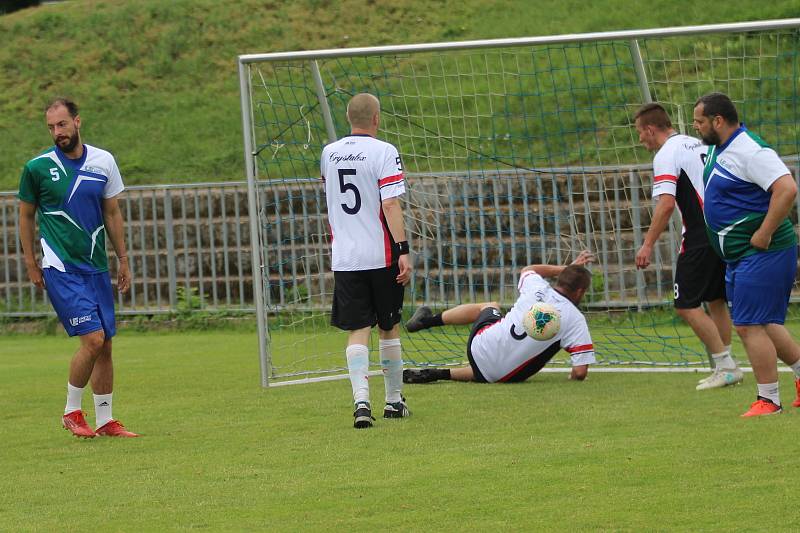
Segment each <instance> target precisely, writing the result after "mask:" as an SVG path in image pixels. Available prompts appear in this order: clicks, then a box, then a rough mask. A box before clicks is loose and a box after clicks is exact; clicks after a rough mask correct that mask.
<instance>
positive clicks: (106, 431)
mask: <svg viewBox="0 0 800 533" xmlns="http://www.w3.org/2000/svg"><path fill="white" fill-rule="evenodd" d="M97 434H98V435H102V436H104V437H138V436H139V435H137V434H136V433H133V432H132V431H128V430H127V429H125V426H123V425H122V423H121V422H120V421H119V420H111V421H109V422H106V423H105V424H103V425H102V426H100V427H99V428H97Z"/></svg>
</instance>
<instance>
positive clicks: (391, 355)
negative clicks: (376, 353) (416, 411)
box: [379, 339, 403, 403]
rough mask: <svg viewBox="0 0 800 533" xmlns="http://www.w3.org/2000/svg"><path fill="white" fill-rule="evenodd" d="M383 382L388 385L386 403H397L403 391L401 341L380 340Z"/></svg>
mask: <svg viewBox="0 0 800 533" xmlns="http://www.w3.org/2000/svg"><path fill="white" fill-rule="evenodd" d="M379 346H380V354H381V367H383V382H384V385H386V403H397V402H399V401H400V400H401V399H402V397H401V395H400V393H401V392H402V391H403V354H402V349H401V347H400V339H386V340H383V339H381V340H380V343H379Z"/></svg>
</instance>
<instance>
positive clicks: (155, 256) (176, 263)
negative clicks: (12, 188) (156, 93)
mask: <svg viewBox="0 0 800 533" xmlns="http://www.w3.org/2000/svg"><path fill="white" fill-rule="evenodd" d="M17 204H18V200H17V199H16V194H15V193H13V192H2V193H0V241H1V244H0V249H1V250H2V254H3V255H2V258H1V259H0V305H2V308H1V309H0V315H4V316H41V315H49V314H52V310H51V308H50V305H49V303H48V301H47V293H46V291H42V290H39V289H37V288H36V287H34V286H33V285H32V284H31V283H30V282H29V281H28V277H27V273H26V270H25V264H24V261H23V257H22V250H21V248H20V245H19V238H18V235H19V227H18V215H17V209H18V205H17ZM120 208H121V210H122V214H123V218H124V220H125V239H126V244H127V248H128V257H129V261H130V266H131V272H132V277H133V282H132V285H131V290H130V292H128V294H125V295H123V294H119V295H118V297H117V298H118V299H117V308H118V312H119V313H122V314H155V313H168V312H176V311H193V310H199V309H226V310H246V311H252V310H253V284H252V264H251V259H250V258H251V255H250V230H249V225H248V209H247V184H246V183H244V182H229V183H201V184H191V185H157V186H132V187H128V188H127V189H126V191H125V192H124V193H123V194H122V195H121V196H120ZM37 248H38V247H37ZM109 257H110V261H109V265H110V267H111V270H112V272H111V274H112V276H114V275H115V274H116V264H117V263H116V260H115V259H114V255H113V253H110V254H109Z"/></svg>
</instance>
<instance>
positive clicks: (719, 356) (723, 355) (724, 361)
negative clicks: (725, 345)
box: [711, 349, 736, 370]
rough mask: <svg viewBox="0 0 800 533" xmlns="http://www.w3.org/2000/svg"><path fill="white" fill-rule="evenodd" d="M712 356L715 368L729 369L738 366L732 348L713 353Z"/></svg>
mask: <svg viewBox="0 0 800 533" xmlns="http://www.w3.org/2000/svg"><path fill="white" fill-rule="evenodd" d="M711 358H712V359H713V360H714V368H719V369H727V370H732V369H734V368H736V361H734V360H733V358H732V357H731V352H730V349H727V350H725V351H724V352H720V353H712V354H711Z"/></svg>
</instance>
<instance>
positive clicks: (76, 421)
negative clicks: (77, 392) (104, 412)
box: [61, 409, 96, 439]
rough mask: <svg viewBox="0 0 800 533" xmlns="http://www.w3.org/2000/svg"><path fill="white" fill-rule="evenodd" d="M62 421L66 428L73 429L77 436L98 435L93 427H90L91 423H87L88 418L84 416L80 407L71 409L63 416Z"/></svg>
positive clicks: (92, 436) (90, 436) (85, 437)
mask: <svg viewBox="0 0 800 533" xmlns="http://www.w3.org/2000/svg"><path fill="white" fill-rule="evenodd" d="M61 423H62V424H64V429H67V430H69V431H71V432H72V434H73V435H75V436H76V437H82V438H84V439H91V438H94V437H95V436H96V434H95V432H94V431H92V428H90V427H89V424H87V423H86V419H85V418H83V411H81V410H80V409H78V410H77V411H71V412H69V413H67V414H65V415H64V416H62V417H61Z"/></svg>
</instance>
